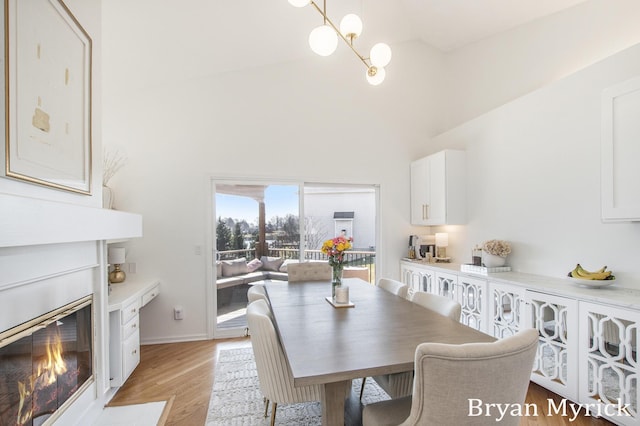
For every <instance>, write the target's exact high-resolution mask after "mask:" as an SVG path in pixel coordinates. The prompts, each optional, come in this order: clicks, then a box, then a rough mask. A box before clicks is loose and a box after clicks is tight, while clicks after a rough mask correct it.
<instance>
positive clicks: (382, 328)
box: [265, 278, 495, 426]
mask: <svg viewBox="0 0 640 426" xmlns="http://www.w3.org/2000/svg"><path fill="white" fill-rule="evenodd" d="M343 286H347V287H348V288H349V301H350V302H351V303H350V304H345V305H339V306H338V307H335V306H334V304H332V303H330V302H329V300H330V299H331V282H330V281H309V282H296V283H287V282H275V281H271V282H266V283H265V290H266V294H267V298H268V299H269V304H270V306H271V312H272V315H273V319H274V323H275V327H276V330H277V333H278V337H279V339H280V343H281V344H282V347H283V350H284V353H285V356H286V358H287V361H288V363H289V365H290V368H291V374H292V375H293V382H294V386H307V385H321V386H322V389H323V391H322V392H321V395H322V400H321V406H322V424H323V425H325V426H329V425H330V426H334V425H339V426H342V425H344V422H345V414H344V411H345V386H347V383H350V381H351V380H352V379H357V378H364V377H371V376H378V375H384V374H391V373H401V372H405V371H412V370H413V367H414V357H415V352H416V348H417V346H418V345H419V344H421V343H425V342H437V343H449V344H463V343H472V342H492V341H495V338H494V337H492V336H489V335H488V334H485V333H482V332H480V331H478V330H475V329H473V328H470V327H468V326H466V325H464V324H461V323H460V322H458V321H454V320H452V319H450V318H447V317H445V316H443V315H440V314H438V313H436V312H434V311H432V310H429V309H426V308H424V307H422V306H420V305H417V304H415V303H413V302H411V301H409V300H407V299H405V298H403V297H400V296H397V295H394V294H392V293H390V292H388V291H385V290H383V289H381V288H379V287H377V286H375V285H373V284H370V283H368V282H366V281H364V280H362V279H360V278H344V279H343ZM327 297H328V299H329V300H328V299H327ZM434 385H437V384H434Z"/></svg>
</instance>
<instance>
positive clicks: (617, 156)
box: [600, 78, 640, 221]
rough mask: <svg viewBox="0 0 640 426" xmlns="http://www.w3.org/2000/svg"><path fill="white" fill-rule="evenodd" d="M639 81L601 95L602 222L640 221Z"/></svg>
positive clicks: (629, 81)
mask: <svg viewBox="0 0 640 426" xmlns="http://www.w3.org/2000/svg"><path fill="white" fill-rule="evenodd" d="M638 115H640V78H634V79H631V80H628V81H626V82H624V83H621V84H619V85H617V86H614V87H611V88H609V89H607V90H605V91H603V94H602V137H601V139H600V140H601V142H600V143H601V145H602V146H601V175H602V179H601V185H602V188H601V197H600V198H601V202H602V218H603V220H605V221H631V220H634V221H638V220H640V192H639V191H638V185H637V183H638V182H639V181H640V168H638V161H639V160H640V144H638V139H640V122H639V121H638Z"/></svg>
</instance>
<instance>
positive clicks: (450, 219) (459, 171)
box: [411, 150, 466, 226]
mask: <svg viewBox="0 0 640 426" xmlns="http://www.w3.org/2000/svg"><path fill="white" fill-rule="evenodd" d="M465 222H466V155H465V152H464V151H456V150H444V151H440V152H438V153H435V154H432V155H430V156H428V157H424V158H421V159H419V160H416V161H414V162H412V163H411V223H412V224H413V225H427V226H435V225H460V224H463V223H465Z"/></svg>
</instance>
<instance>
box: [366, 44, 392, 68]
mask: <svg viewBox="0 0 640 426" xmlns="http://www.w3.org/2000/svg"><path fill="white" fill-rule="evenodd" d="M369 59H371V64H372V65H374V66H376V67H378V68H382V67H386V66H387V65H388V64H389V62H391V48H390V47H389V45H388V44H386V43H377V44H375V45H374V46H373V47H372V48H371V53H369Z"/></svg>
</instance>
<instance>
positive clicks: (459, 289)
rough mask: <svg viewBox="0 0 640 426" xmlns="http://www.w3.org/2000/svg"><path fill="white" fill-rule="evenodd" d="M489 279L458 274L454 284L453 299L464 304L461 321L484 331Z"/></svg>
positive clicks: (485, 329)
mask: <svg viewBox="0 0 640 426" xmlns="http://www.w3.org/2000/svg"><path fill="white" fill-rule="evenodd" d="M486 297H487V281H486V280H483V279H480V278H471V277H466V276H463V275H461V276H458V280H457V282H456V283H454V284H453V299H454V300H456V301H457V302H459V303H460V305H461V306H462V315H461V317H460V322H461V323H463V324H465V325H468V326H469V327H471V328H475V329H476V330H480V331H483V332H487V331H488V327H487V308H486V306H487V303H486V302H487V301H486Z"/></svg>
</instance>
